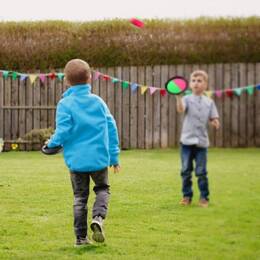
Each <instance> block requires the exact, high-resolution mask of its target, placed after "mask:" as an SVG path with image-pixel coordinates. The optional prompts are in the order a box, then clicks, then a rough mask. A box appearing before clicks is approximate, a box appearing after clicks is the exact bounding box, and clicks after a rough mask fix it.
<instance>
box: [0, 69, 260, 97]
mask: <svg viewBox="0 0 260 260" xmlns="http://www.w3.org/2000/svg"><path fill="white" fill-rule="evenodd" d="M91 71H92V73H93V74H94V77H93V80H94V81H96V80H104V81H111V82H112V83H114V84H116V83H117V84H121V87H122V88H124V89H126V88H130V89H131V92H133V93H134V92H136V91H137V90H138V89H139V90H140V92H141V94H142V95H144V94H145V93H149V94H150V95H153V94H154V93H156V92H159V93H160V95H161V96H162V97H164V96H166V95H167V91H166V90H165V89H164V88H159V87H155V86H146V85H144V84H139V83H136V82H129V81H125V80H122V79H119V78H117V77H113V76H110V75H107V74H103V73H101V72H100V71H97V70H94V69H92V70H91ZM0 77H3V78H4V79H7V78H12V79H13V80H20V81H25V80H26V79H29V80H30V82H31V84H32V85H33V84H34V83H35V81H36V79H39V80H40V81H41V82H42V83H44V82H45V81H46V79H47V78H49V79H51V80H55V79H58V80H59V81H63V80H64V73H62V72H49V73H38V74H37V73H32V74H26V73H20V72H17V71H7V70H0ZM148 90H149V91H148ZM255 90H260V83H258V84H255V85H248V86H243V87H236V88H226V89H217V90H207V91H205V95H206V96H208V97H210V98H212V97H213V96H216V97H218V98H221V97H222V96H224V95H226V96H228V97H233V96H234V95H236V96H240V95H241V94H242V93H243V92H246V93H247V94H248V95H253V94H254V92H255ZM189 94H191V90H190V89H188V90H187V91H186V92H185V95H189Z"/></svg>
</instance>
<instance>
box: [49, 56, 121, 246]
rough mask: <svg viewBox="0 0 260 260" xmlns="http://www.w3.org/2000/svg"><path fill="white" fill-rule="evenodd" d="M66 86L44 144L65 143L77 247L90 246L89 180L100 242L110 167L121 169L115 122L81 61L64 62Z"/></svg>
mask: <svg viewBox="0 0 260 260" xmlns="http://www.w3.org/2000/svg"><path fill="white" fill-rule="evenodd" d="M64 73H65V80H66V83H67V84H68V85H69V86H70V87H69V88H68V89H67V90H66V91H65V93H64V94H63V97H62V99H61V100H60V101H59V103H58V105H57V110H56V130H55V133H54V134H53V135H52V137H51V138H50V140H49V142H48V143H47V148H54V147H57V146H62V147H63V153H64V160H65V163H66V165H67V167H68V168H69V171H70V174H71V183H72V188H73V193H74V231H75V235H76V243H75V246H81V245H87V244H91V241H90V240H89V238H88V236H87V230H88V228H87V213H88V210H87V202H88V197H89V182H90V178H91V179H92V180H93V182H94V184H95V186H94V189H93V190H94V192H95V194H96V198H95V202H94V205H93V210H92V218H93V219H92V223H91V226H90V227H91V229H92V231H93V236H92V238H93V240H95V241H96V242H104V240H105V237H104V231H103V220H104V219H105V217H106V215H107V208H108V200H109V195H110V192H109V182H108V170H107V168H108V166H113V168H114V172H115V173H117V172H119V169H120V166H119V161H118V156H119V151H120V150H119V141H118V132H117V127H116V123H115V120H114V118H113V116H112V115H111V113H110V111H109V109H108V107H107V105H106V104H105V102H104V101H103V100H102V99H101V98H100V97H98V96H96V95H94V94H91V86H90V84H89V83H90V81H91V71H90V68H89V65H88V64H87V63H86V62H85V61H83V60H80V59H73V60H71V61H69V62H68V63H67V64H66V66H65V70H64Z"/></svg>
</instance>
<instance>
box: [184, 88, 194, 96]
mask: <svg viewBox="0 0 260 260" xmlns="http://www.w3.org/2000/svg"><path fill="white" fill-rule="evenodd" d="M191 93H192V91H191V90H190V89H187V90H186V91H185V92H184V95H185V96H187V95H191Z"/></svg>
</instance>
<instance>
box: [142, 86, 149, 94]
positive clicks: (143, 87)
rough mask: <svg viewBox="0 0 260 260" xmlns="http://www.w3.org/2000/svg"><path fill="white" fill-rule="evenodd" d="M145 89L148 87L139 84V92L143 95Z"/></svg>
mask: <svg viewBox="0 0 260 260" xmlns="http://www.w3.org/2000/svg"><path fill="white" fill-rule="evenodd" d="M147 89H148V87H146V86H141V94H142V95H143V94H144V93H145V91H146V90H147Z"/></svg>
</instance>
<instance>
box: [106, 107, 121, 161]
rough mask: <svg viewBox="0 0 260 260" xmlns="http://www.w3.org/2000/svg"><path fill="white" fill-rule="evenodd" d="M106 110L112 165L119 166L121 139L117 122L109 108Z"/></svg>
mask: <svg viewBox="0 0 260 260" xmlns="http://www.w3.org/2000/svg"><path fill="white" fill-rule="evenodd" d="M105 108H106V118H107V128H108V137H109V156H110V165H117V164H119V159H118V157H119V152H120V149H119V139H118V131H117V127H116V121H115V119H114V117H113V116H112V115H111V113H110V111H109V109H108V107H107V106H106V105H105Z"/></svg>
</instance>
